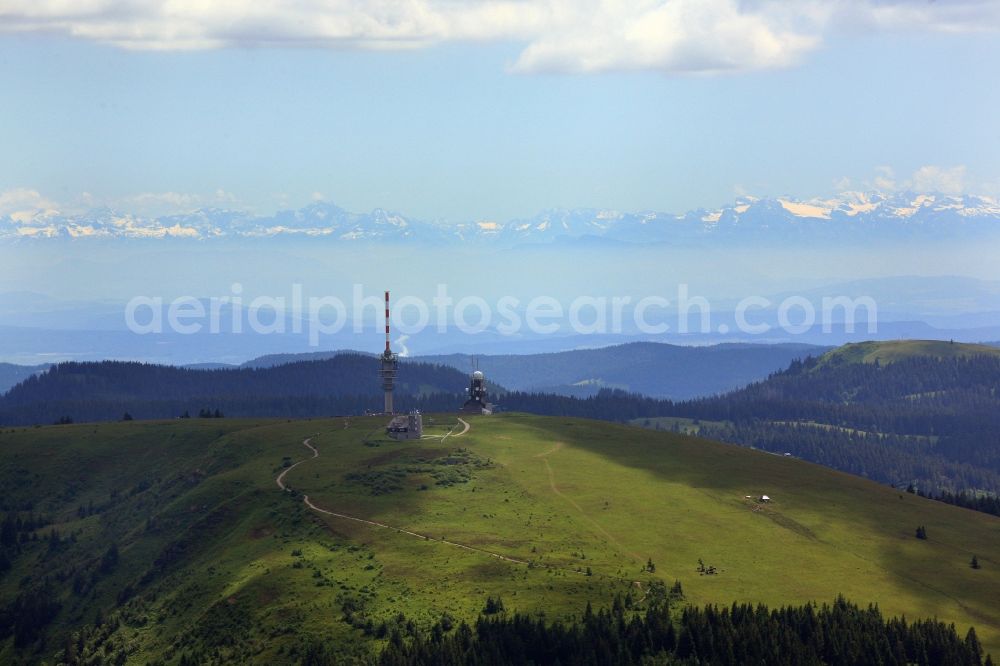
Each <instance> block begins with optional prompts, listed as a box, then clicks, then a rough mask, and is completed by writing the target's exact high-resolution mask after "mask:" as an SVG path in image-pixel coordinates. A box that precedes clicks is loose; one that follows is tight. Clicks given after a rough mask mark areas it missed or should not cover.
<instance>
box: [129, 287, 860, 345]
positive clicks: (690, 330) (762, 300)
mask: <svg viewBox="0 0 1000 666" xmlns="http://www.w3.org/2000/svg"><path fill="white" fill-rule="evenodd" d="M377 293H378V295H375V294H371V293H366V292H365V289H364V286H363V285H360V284H355V285H353V286H352V290H351V297H350V298H349V299H347V302H345V300H344V299H342V298H340V297H337V296H331V295H326V296H309V297H308V298H307V297H306V296H305V294H304V289H303V286H302V285H301V284H293V285H292V287H291V294H290V297H288V298H286V297H285V296H256V297H254V298H252V299H246V298H244V296H243V285H241V284H240V283H234V284H233V285H232V286H231V288H230V293H229V294H228V295H225V296H213V297H211V298H207V299H203V298H202V299H200V298H195V297H193V296H181V297H178V298H174V299H171V300H170V301H169V302H168V301H166V299H164V298H162V297H159V296H135V297H134V298H132V299H131V300H130V301H129V302H128V304H127V305H126V307H125V324H126V326H127V327H128V329H129V330H130V331H132V332H133V333H136V334H140V335H146V334H155V333H164V332H165V331H169V332H172V333H177V334H181V335H195V334H199V333H204V332H208V333H222V332H224V331H225V332H226V333H236V334H239V333H244V332H246V331H248V330H249V331H251V332H253V333H256V334H260V335H274V334H285V333H292V334H307V335H308V339H309V344H310V346H314V347H315V346H319V345H320V344H321V342H322V340H323V338H324V337H325V336H330V335H335V334H337V333H340V332H342V331H344V330H345V329H347V328H348V327H349V329H350V330H351V331H352V332H354V333H358V334H360V333H364V332H365V322H366V321H367V322H374V323H375V324H377V325H380V324H381V322H382V317H383V309H384V305H385V304H384V301H383V298H382V293H381V292H377ZM244 301H246V302H244ZM861 312H863V313H864V316H863V317H860V318H859V314H860V313H861ZM877 313H878V307H877V305H876V303H875V301H874V300H873V299H872V298H871V297H868V296H861V297H856V298H851V297H848V296H827V297H823V298H822V299H821V300H820V302H819V308H818V309H817V307H816V305H815V304H814V303H813V302H812V301H810V300H809V299H807V298H805V297H804V296H788V297H786V298H784V299H782V300H781V301H779V302H774V301H772V300H771V299H768V298H766V297H764V296H747V297H746V298H743V299H742V300H740V301H739V302H738V303H736V304H735V307H733V308H732V310H727V311H726V312H723V313H716V321H717V322H718V320H719V319H724V320H725V322H731V323H732V325H730V324H729V323H717V324H716V325H715V326H713V323H712V322H713V310H712V304H711V303H710V301H709V300H708V299H707V298H706V297H704V296H693V295H691V293H690V289H689V286H688V285H687V284H683V283H682V284H679V285H677V294H676V297H675V298H674V299H673V300H671V299H668V298H666V297H664V296H662V295H649V296H643V297H641V298H633V297H631V296H610V297H608V296H578V297H576V298H574V299H572V300H571V301H570V302H569V304H568V305H564V303H563V301H560V300H558V299H556V298H554V297H552V296H536V297H534V298H531V299H530V300H527V301H524V300H522V299H519V298H516V297H514V296H503V297H501V298H499V299H497V300H496V301H495V302H494V303H492V304H491V303H490V302H488V301H487V300H486V299H485V298H482V297H480V296H464V297H462V298H459V299H458V300H456V299H455V298H454V297H452V296H451V295H449V293H448V287H447V285H444V284H439V285H437V289H436V293H435V295H434V297H433V298H431V299H430V301H429V303H428V301H427V300H425V299H422V298H418V297H416V296H403V297H401V298H398V299H395V300H394V301H393V303H392V309H391V324H392V327H393V330H395V331H398V332H400V333H402V334H403V335H407V336H412V335H415V334H418V333H421V332H423V331H425V330H427V329H428V328H429V327H433V328H434V329H435V330H436V331H437V332H438V333H445V332H447V331H449V330H453V329H457V330H459V331H461V332H462V333H466V334H470V335H474V334H477V333H482V332H483V331H487V330H491V331H495V332H497V333H499V334H501V335H508V336H513V335H518V334H523V333H524V332H525V331H530V332H531V333H534V334H537V335H547V334H548V335H551V334H555V333H563V334H566V333H570V332H571V333H576V334H580V335H590V334H623V333H635V334H641V335H663V334H666V333H678V334H682V335H683V334H704V335H708V334H722V335H726V334H734V333H736V332H738V333H741V334H744V335H747V336H759V335H763V334H765V333H769V332H773V331H774V330H775V328H777V329H779V330H780V331H782V332H784V333H786V334H789V335H800V334H803V333H806V332H808V331H811V330H814V329H815V327H816V326H817V325H819V326H820V327H821V330H822V331H823V332H824V333H830V332H832V331H833V329H834V326H837V327H838V328H842V330H843V331H844V332H846V333H853V332H854V331H855V328H856V325H857V324H858V322H859V321H860V322H863V323H864V324H865V325H866V326H867V332H868V333H869V334H873V333H875V332H876V331H877V319H878V316H877ZM772 322H773V323H772ZM370 326H371V324H369V327H370ZM734 329H735V330H734ZM368 330H369V331H370V330H371V329H370V328H369V329H368Z"/></svg>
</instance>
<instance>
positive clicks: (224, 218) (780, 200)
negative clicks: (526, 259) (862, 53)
mask: <svg viewBox="0 0 1000 666" xmlns="http://www.w3.org/2000/svg"><path fill="white" fill-rule="evenodd" d="M983 227H986V229H985V230H986V231H990V232H995V231H997V230H1000V201H997V200H996V199H994V198H992V197H988V196H977V195H961V196H954V195H945V194H939V193H917V192H896V193H882V192H845V193H842V194H840V195H837V196H834V197H828V198H811V199H797V198H793V197H784V196H778V197H768V198H757V197H742V198H738V199H736V200H735V201H734V202H733V203H731V204H728V205H725V206H722V207H719V208H714V209H709V208H700V209H694V210H690V211H687V212H685V213H682V214H676V213H666V212H660V211H653V210H640V211H633V212H621V211H617V210H612V209H606V208H550V209H546V210H543V211H541V212H539V213H538V214H536V215H535V216H533V217H530V218H521V219H513V220H509V221H507V222H501V221H496V220H484V219H480V220H472V221H460V222H456V223H448V222H445V221H441V220H434V221H425V220H420V219H417V218H413V217H409V216H406V215H403V214H401V213H398V212H394V211H389V210H387V209H384V208H374V209H373V210H372V211H371V212H368V213H357V212H351V211H347V210H345V209H344V208H341V207H339V206H337V205H335V204H333V203H331V202H327V201H316V202H312V203H310V204H308V205H306V206H303V207H301V208H299V209H295V210H281V211H278V212H276V213H274V214H273V215H255V214H253V213H250V212H248V211H240V210H231V209H223V208H200V209H196V210H192V211H189V212H179V213H174V214H170V215H163V216H142V215H138V214H136V213H134V212H129V211H118V210H115V209H112V208H109V207H103V208H96V209H92V210H89V211H86V212H77V213H63V212H60V211H58V210H56V209H46V210H37V211H29V212H27V213H25V212H22V213H17V214H11V215H6V216H0V239H29V238H34V239H45V238H49V239H51V238H68V239H84V238H127V239H175V240H183V239H188V240H202V241H206V240H213V239H226V238H242V239H261V238H277V237H283V238H302V237H306V238H326V239H330V240H336V241H342V242H363V241H366V242H413V241H426V242H455V243H477V242H478V243H492V244H501V245H508V246H510V245H518V244H522V243H556V242H567V241H573V242H577V243H578V242H595V241H608V242H617V243H626V244H627V243H649V242H675V241H689V242H690V241H701V240H711V241H715V242H718V241H720V240H721V239H728V240H742V241H747V240H754V239H757V238H762V237H771V236H772V235H773V234H776V233H780V234H781V235H783V236H786V237H787V236H788V235H789V234H790V235H791V236H793V237H798V236H806V237H808V238H816V237H829V236H830V235H831V234H832V235H833V236H835V237H842V236H845V235H847V236H852V235H853V236H857V237H859V238H878V237H879V236H880V235H881V234H886V233H889V234H892V233H893V232H899V231H901V230H905V232H906V233H907V234H914V233H917V232H920V233H924V234H927V235H930V236H939V235H944V234H949V235H953V234H955V233H957V232H960V231H967V232H977V231H982V230H983Z"/></svg>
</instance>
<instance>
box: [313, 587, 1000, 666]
mask: <svg viewBox="0 0 1000 666" xmlns="http://www.w3.org/2000/svg"><path fill="white" fill-rule="evenodd" d="M494 605H495V604H494ZM627 606H628V604H627V603H625V602H623V601H622V599H621V598H618V599H616V600H615V603H614V605H613V607H612V608H611V609H610V610H602V611H600V612H597V613H595V612H593V611H592V610H591V607H590V605H589V604H588V605H587V608H586V610H585V611H584V613H583V617H582V618H581V619H580V620H579V621H578V622H576V623H573V624H563V623H560V622H555V623H547V622H545V620H544V619H541V618H537V617H531V616H528V615H522V614H518V613H514V614H512V615H505V614H496V613H494V614H486V613H485V612H484V614H483V615H481V616H480V618H479V620H478V621H477V622H476V623H475V625H474V626H469V625H467V624H465V623H462V624H461V625H459V626H458V627H457V628H455V629H454V630H452V631H450V632H448V631H446V629H445V628H444V627H442V626H441V625H440V624H438V625H437V626H435V627H434V628H433V630H432V631H431V632H429V633H428V634H426V635H425V634H424V633H420V632H417V633H415V634H414V635H413V637H412V638H408V639H407V638H404V637H403V635H402V634H401V633H400V632H395V633H393V634H392V636H391V637H390V640H389V644H388V646H387V647H386V648H385V650H384V651H383V652H382V654H381V658H380V660H379V663H380V664H381V665H382V666H423V665H431V664H494V665H499V664H602V665H611V664H615V665H621V666H627V665H631V664H733V665H742V664H775V665H781V664H788V665H791V664H832V665H839V664H845V665H846V664H884V665H886V666H889V665H893V664H898V665H900V666H903V665H905V664H919V665H928V666H929V665H931V664H954V665H964V666H973V665H977V664H984V663H985V664H992V663H993V662H992V659H991V657H990V656H989V655H985V656H984V655H983V651H982V647H981V646H980V644H979V640H978V639H977V637H976V633H975V630H974V629H970V630H969V632H968V633H967V634H966V636H965V637H964V638H962V637H960V636H959V635H958V633H957V632H956V631H955V627H954V626H953V625H945V624H943V623H941V622H937V621H934V620H917V621H914V622H908V621H907V620H906V619H904V618H885V617H883V616H882V614H881V612H880V611H879V609H878V607H876V606H869V607H868V608H859V607H858V606H856V605H854V604H851V603H849V602H847V601H845V600H844V599H842V598H840V599H837V600H836V601H835V602H834V603H833V604H832V605H827V604H824V605H823V606H820V607H817V606H814V605H808V604H807V605H805V606H797V607H796V606H787V607H781V608H777V609H773V610H769V609H768V608H767V607H766V606H763V605H758V606H754V605H751V604H736V603H734V604H733V605H732V606H729V607H725V606H723V607H718V606H705V607H701V608H698V607H694V606H687V607H685V608H684V609H683V610H682V611H681V613H680V616H679V619H678V620H677V621H675V620H674V619H672V617H671V612H670V606H669V604H668V603H667V602H666V601H663V602H661V603H657V604H651V605H650V606H649V608H648V609H647V610H645V612H638V613H635V612H630V611H629V610H628V608H627ZM311 656H312V657H313V658H312V659H311V661H310V662H306V663H313V664H322V663H324V660H323V659H322V656H321V655H316V654H313V655H311ZM327 663H329V662H327Z"/></svg>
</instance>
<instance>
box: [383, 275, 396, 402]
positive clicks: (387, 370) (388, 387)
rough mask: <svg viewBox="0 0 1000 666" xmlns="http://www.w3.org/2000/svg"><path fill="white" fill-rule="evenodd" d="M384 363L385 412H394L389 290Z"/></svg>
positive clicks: (393, 360) (394, 378)
mask: <svg viewBox="0 0 1000 666" xmlns="http://www.w3.org/2000/svg"><path fill="white" fill-rule="evenodd" d="M381 360H382V365H381V368H380V369H379V375H380V376H381V377H382V391H383V392H384V393H385V413H386V414H392V413H393V406H392V389H393V385H394V384H395V382H396V368H397V367H398V363H397V361H396V355H395V354H393V353H392V349H391V348H390V347H389V292H388V291H387V292H385V351H384V352H382V359H381Z"/></svg>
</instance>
